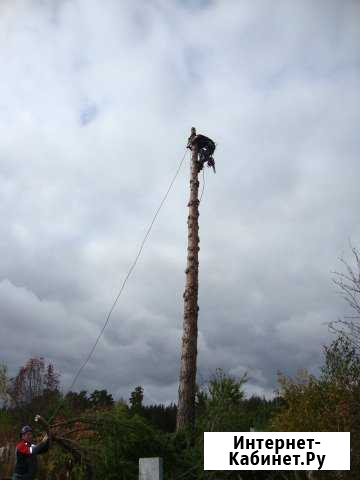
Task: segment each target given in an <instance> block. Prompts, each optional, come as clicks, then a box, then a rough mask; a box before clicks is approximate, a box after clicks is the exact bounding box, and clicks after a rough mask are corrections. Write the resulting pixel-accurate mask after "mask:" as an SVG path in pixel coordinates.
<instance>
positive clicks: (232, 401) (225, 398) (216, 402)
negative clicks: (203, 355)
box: [197, 369, 247, 432]
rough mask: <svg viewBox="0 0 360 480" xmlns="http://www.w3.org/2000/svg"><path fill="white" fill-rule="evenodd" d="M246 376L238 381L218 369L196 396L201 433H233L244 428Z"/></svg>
mask: <svg viewBox="0 0 360 480" xmlns="http://www.w3.org/2000/svg"><path fill="white" fill-rule="evenodd" d="M246 379H247V378H246V374H245V375H244V376H243V377H241V378H240V379H239V380H237V379H235V378H234V377H231V376H227V375H225V373H224V372H223V371H222V370H221V369H218V370H216V373H215V374H214V375H213V376H212V377H211V379H210V380H209V382H208V383H207V384H206V385H205V386H203V387H202V388H201V389H200V390H199V391H198V394H197V415H198V419H199V422H200V424H199V425H198V426H200V427H201V428H203V431H209V432H213V431H224V432H226V431H229V432H231V431H234V430H239V431H241V429H242V428H243V426H244V417H243V408H242V407H243V405H242V400H243V399H244V395H245V394H244V390H243V385H244V384H245V382H246Z"/></svg>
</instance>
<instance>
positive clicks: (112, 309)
mask: <svg viewBox="0 0 360 480" xmlns="http://www.w3.org/2000/svg"><path fill="white" fill-rule="evenodd" d="M185 156H186V150H185V153H184V155H183V157H182V159H181V161H180V163H179V165H178V168H177V170H176V172H175V175H174V176H173V178H172V180H171V182H170V185H169V187H168V189H167V191H166V193H165V195H164V197H163V198H162V200H161V202H160V205H159V206H158V208H157V209H156V211H155V214H154V216H153V219H152V220H151V222H150V225H149V227H148V228H147V230H146V233H145V236H144V238H143V240H142V242H141V244H140V248H139V250H138V253H137V255H136V257H135V260H134V261H133V263H132V264H131V266H130V268H129V270H128V272H127V274H126V276H125V278H124V281H123V283H122V285H121V287H120V290H119V293H118V294H117V296H116V298H115V300H114V302H113V304H112V306H111V308H110V310H109V312H108V314H107V315H106V319H105V323H104V325H103V326H102V328H101V330H100V333H99V335H98V336H97V338H96V341H95V343H94V345H93V346H92V348H91V350H90V353H89V354H88V356H87V357H86V359H85V361H84V362H83V363H82V365H81V366H80V368H79V369H78V371H77V373H76V375H75V377H74V379H73V381H72V382H71V385H70V387H69V388H68V392H70V391H71V390H72V388H73V387H74V385H75V383H76V381H77V380H78V378H79V376H80V374H81V372H82V371H83V370H84V368H85V367H86V365H87V364H88V362H89V361H90V359H91V357H92V355H93V353H94V352H95V349H96V347H97V345H98V343H99V341H100V339H101V337H102V335H103V333H104V331H105V329H106V327H107V326H108V323H109V321H110V317H111V314H112V313H113V311H114V309H115V307H116V304H117V303H118V301H119V298H120V296H121V294H122V292H123V290H124V288H125V285H126V283H127V281H128V279H129V277H130V275H131V274H132V272H133V270H134V268H135V266H136V264H137V262H138V260H139V258H140V255H141V252H142V251H143V248H144V246H145V243H146V241H147V239H148V237H149V235H150V232H151V230H152V227H153V225H154V223H155V220H156V219H157V217H158V215H159V213H160V210H161V208H162V206H163V205H164V203H165V201H166V199H167V197H168V195H169V193H170V190H171V188H172V186H173V185H174V183H175V180H176V178H177V176H178V174H179V172H180V169H181V167H182V164H183V163H184V160H185ZM64 398H65V395H64ZM61 406H62V403H60V405H59V406H58V408H57V409H56V411H55V413H54V414H53V415H52V416H51V418H50V420H49V422H48V423H50V422H51V420H52V419H53V418H54V417H55V416H56V415H57V413H58V412H59V410H60V408H61Z"/></svg>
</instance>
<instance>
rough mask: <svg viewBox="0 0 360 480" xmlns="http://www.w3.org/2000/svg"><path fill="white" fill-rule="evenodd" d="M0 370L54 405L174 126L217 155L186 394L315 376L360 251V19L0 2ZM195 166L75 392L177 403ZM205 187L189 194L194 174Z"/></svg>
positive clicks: (344, 13)
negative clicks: (340, 284) (243, 379)
mask: <svg viewBox="0 0 360 480" xmlns="http://www.w3.org/2000/svg"><path fill="white" fill-rule="evenodd" d="M0 38H1V41H0V60H1V75H0V215H1V223H0V258H1V261H0V314H1V332H0V362H4V363H6V364H7V365H8V367H9V370H10V373H11V374H15V373H16V372H17V370H18V368H19V367H20V366H21V365H23V364H24V362H25V361H26V360H27V359H28V358H29V357H31V356H44V357H45V358H46V359H47V360H48V361H51V362H53V363H54V364H55V366H56V367H57V368H58V370H59V371H60V372H61V374H62V385H63V388H64V390H66V388H67V387H68V386H69V384H70V383H71V380H72V378H73V377H74V375H75V373H76V370H77V369H78V368H79V366H80V364H81V363H82V362H83V360H84V359H85V357H86V356H87V354H88V352H89V349H90V348H91V346H92V345H93V343H94V341H95V339H96V337H97V335H98V333H99V330H100V328H101V326H102V325H103V323H104V319H105V316H106V314H107V312H108V310H109V308H110V306H111V304H112V302H113V300H114V298H115V296H116V294H117V292H118V290H119V288H120V286H121V283H122V281H123V279H124V276H125V275H126V273H127V270H128V268H129V266H130V264H131V263H132V261H133V259H134V257H135V255H136V253H137V250H138V248H139V245H140V242H141V240H142V238H143V236H144V234H145V231H146V229H147V227H148V225H149V223H150V221H151V219H152V216H153V214H154V212H155V210H156V208H157V207H158V205H159V203H160V201H161V198H162V196H163V195H164V193H165V191H166V189H167V187H168V185H169V182H170V180H171V178H172V176H173V175H174V173H175V171H176V168H177V165H178V164H179V162H180V160H181V158H182V156H183V154H184V149H185V145H186V139H187V137H188V135H189V133H190V127H191V126H193V125H194V126H195V127H197V129H198V131H201V132H202V133H204V134H206V135H209V136H210V137H212V138H213V139H214V140H215V141H216V142H217V150H216V152H215V159H216V166H217V173H216V175H214V174H213V173H212V170H210V169H209V170H208V169H206V172H205V173H206V177H205V180H206V184H205V191H204V196H203V200H202V203H201V213H200V239H201V245H200V246H201V250H200V273H199V280H200V291H199V305H200V311H199V339H198V376H199V381H200V382H201V381H204V380H205V379H206V378H207V377H208V376H209V375H210V374H211V373H213V372H214V371H215V369H216V368H222V369H224V370H225V371H226V372H229V373H230V374H232V375H235V376H238V375H241V374H242V373H244V372H245V371H247V372H248V374H249V377H250V381H249V383H248V385H247V392H248V394H251V393H254V392H256V393H259V394H266V395H268V394H271V393H272V392H273V391H274V389H275V388H276V372H277V371H278V370H281V371H283V372H285V373H287V374H290V375H294V374H295V373H296V371H297V370H298V369H299V368H308V369H310V370H311V371H316V369H317V368H318V367H319V365H320V364H321V361H322V354H321V346H322V345H323V344H325V343H328V342H329V341H330V340H331V338H332V337H331V335H330V334H329V332H328V327H327V322H329V321H331V320H336V319H337V318H338V317H339V316H341V315H342V314H344V313H346V311H347V307H346V305H345V304H344V302H343V301H342V300H341V298H340V297H339V296H338V295H337V294H336V289H335V287H334V286H333V285H332V282H331V277H332V275H331V271H332V270H336V269H339V268H341V265H340V263H339V260H338V258H339V257H340V256H341V255H343V254H344V255H348V253H349V239H351V241H352V243H353V244H354V245H357V246H359V245H360V224H359V211H358V210H359V203H360V193H359V178H360V161H359V160H360V158H359V154H360V135H359V125H360V75H359V74H360V48H359V47H360V2H359V1H356V0H354V1H351V0H346V1H341V0H318V1H317V2H313V1H312V0H311V1H310V0H309V1H307V0H291V1H289V0H278V1H276V2H274V1H270V0H257V1H254V0H249V1H246V0H241V1H238V0H217V1H216V0H213V1H204V0H203V1H201V0H197V1H196V0H186V1H185V0H178V1H175V0H142V1H141V0H139V1H137V2H133V1H131V0H103V1H101V2H99V1H97V0H56V1H55V0H2V1H1V3H0ZM188 180H189V157H188V156H187V157H186V163H184V165H183V168H182V170H181V172H180V174H179V176H178V178H177V180H176V183H175V185H174V187H173V189H172V191H171V193H170V196H169V198H168V200H167V202H166V203H165V205H164V207H163V209H162V211H161V214H160V216H159V217H158V220H157V222H156V224H155V226H154V228H153V231H152V233H151V236H150V238H149V240H148V243H147V244H146V246H145V249H144V251H143V255H142V257H141V259H140V262H139V264H138V266H137V268H136V270H135V272H134V273H133V275H132V277H131V278H130V281H129V283H128V284H127V286H126V289H125V291H124V293H123V296H122V297H121V299H120V301H119V304H118V306H117V308H116V310H115V311H114V313H113V316H112V318H111V322H110V324H109V326H108V328H107V330H106V332H105V335H104V337H103V338H102V339H101V341H100V343H99V345H98V348H97V350H96V352H95V354H94V356H93V358H92V360H91V361H90V363H89V364H88V365H87V367H86V369H85V370H84V371H83V373H82V375H81V377H80V379H79V381H78V382H77V385H76V389H87V390H93V389H95V388H98V389H101V388H106V389H108V390H109V391H111V392H112V393H113V395H114V397H115V398H119V397H124V398H126V399H127V398H128V397H129V394H130V392H131V391H132V390H133V388H134V387H135V386H137V385H143V386H144V389H145V399H146V401H147V402H155V401H156V402H160V401H161V402H170V401H176V400H177V382H178V373H179V366H180V342H181V335H182V314H183V299H182V293H183V290H184V283H185V274H184V269H185V266H186V242H187V232H186V228H187V227H186V218H187V207H186V204H187V200H188ZM201 180H202V177H201Z"/></svg>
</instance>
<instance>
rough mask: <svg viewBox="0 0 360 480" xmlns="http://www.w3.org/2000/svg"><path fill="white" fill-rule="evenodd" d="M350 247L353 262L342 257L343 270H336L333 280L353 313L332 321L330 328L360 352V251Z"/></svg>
mask: <svg viewBox="0 0 360 480" xmlns="http://www.w3.org/2000/svg"><path fill="white" fill-rule="evenodd" d="M350 248H351V254H352V262H348V261H347V260H345V259H344V258H341V259H340V261H341V263H342V266H343V271H342V272H334V278H333V282H334V284H335V285H336V286H337V287H338V290H339V293H340V294H341V295H342V297H343V298H344V300H345V301H346V303H347V304H348V305H349V306H350V308H351V310H352V314H351V315H346V316H344V317H343V318H341V319H339V320H337V321H335V322H331V323H330V329H331V330H332V331H334V332H336V333H337V334H339V335H340V336H341V337H344V338H346V339H347V340H348V341H349V342H350V343H351V344H352V346H353V347H354V348H355V350H356V352H357V354H360V251H359V250H358V249H357V248H356V247H354V246H353V245H350Z"/></svg>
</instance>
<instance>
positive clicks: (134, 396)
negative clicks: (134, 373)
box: [129, 385, 144, 413]
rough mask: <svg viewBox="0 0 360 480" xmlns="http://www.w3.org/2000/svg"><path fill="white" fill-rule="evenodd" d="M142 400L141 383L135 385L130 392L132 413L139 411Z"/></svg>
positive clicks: (142, 390)
mask: <svg viewBox="0 0 360 480" xmlns="http://www.w3.org/2000/svg"><path fill="white" fill-rule="evenodd" d="M143 400H144V389H143V387H142V386H141V385H139V386H138V387H136V388H135V389H134V391H132V392H131V394H130V399H129V402H130V409H131V411H132V412H133V413H140V411H141V408H142V402H143Z"/></svg>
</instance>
